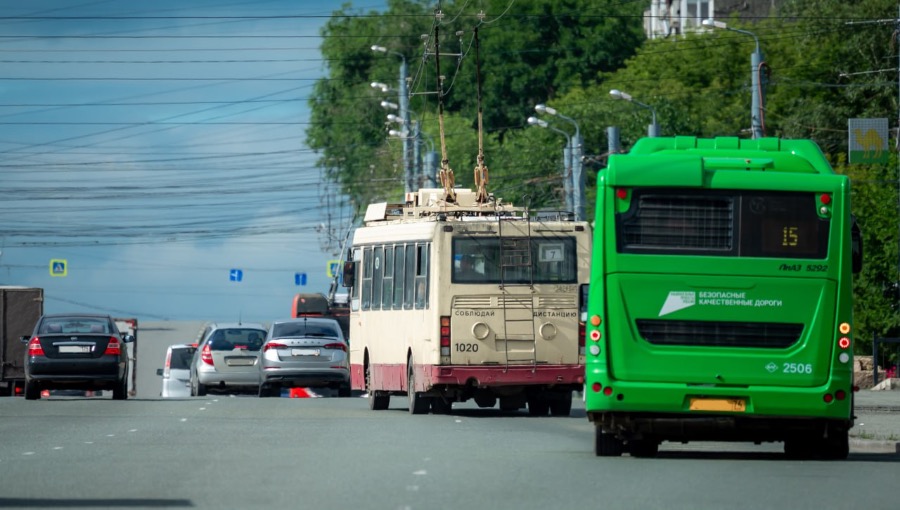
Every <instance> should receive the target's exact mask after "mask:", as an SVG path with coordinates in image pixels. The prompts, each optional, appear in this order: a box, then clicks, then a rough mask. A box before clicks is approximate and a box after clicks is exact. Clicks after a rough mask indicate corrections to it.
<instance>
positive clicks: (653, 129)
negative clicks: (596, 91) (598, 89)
mask: <svg viewBox="0 0 900 510" xmlns="http://www.w3.org/2000/svg"><path fill="white" fill-rule="evenodd" d="M609 95H611V96H612V97H614V98H616V99H622V100H625V101H628V102H629V103H634V104H636V105H638V106H640V107H642V108H646V109H648V110H650V113H651V114H652V115H653V119H652V121H651V122H650V125H649V126H647V136H649V137H650V138H655V137H658V136H659V124H657V123H656V109H655V108H653V107H652V106H650V105H649V104H644V103H642V102H640V101H638V100H636V99H635V98H633V97H631V95H630V94H628V93H626V92H622V91H621V90H616V89H612V90H610V91H609Z"/></svg>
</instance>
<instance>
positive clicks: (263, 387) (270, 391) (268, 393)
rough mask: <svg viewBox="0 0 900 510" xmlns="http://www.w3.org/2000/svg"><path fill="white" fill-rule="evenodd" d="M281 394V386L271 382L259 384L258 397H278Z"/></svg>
mask: <svg viewBox="0 0 900 510" xmlns="http://www.w3.org/2000/svg"><path fill="white" fill-rule="evenodd" d="M280 396H281V387H280V386H274V385H271V384H260V385H259V398H267V397H280Z"/></svg>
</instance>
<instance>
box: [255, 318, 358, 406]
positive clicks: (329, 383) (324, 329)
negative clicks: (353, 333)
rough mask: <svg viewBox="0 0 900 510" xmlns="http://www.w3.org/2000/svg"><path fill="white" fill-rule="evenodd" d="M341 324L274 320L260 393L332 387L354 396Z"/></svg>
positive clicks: (263, 358)
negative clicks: (283, 389) (286, 389)
mask: <svg viewBox="0 0 900 510" xmlns="http://www.w3.org/2000/svg"><path fill="white" fill-rule="evenodd" d="M347 351H348V347H347V342H346V340H344V335H343V333H342V332H341V326H340V324H338V322H337V321H336V320H334V319H325V318H315V317H299V318H296V319H285V320H279V321H274V322H273V323H272V325H271V326H270V327H269V332H268V334H267V335H266V341H265V343H264V344H263V347H262V352H261V354H260V357H259V364H258V367H257V368H258V373H259V396H260V397H277V396H280V395H281V388H297V387H313V388H315V387H319V388H321V387H328V388H334V389H337V390H338V396H340V397H349V396H350V360H349V357H348V355H347Z"/></svg>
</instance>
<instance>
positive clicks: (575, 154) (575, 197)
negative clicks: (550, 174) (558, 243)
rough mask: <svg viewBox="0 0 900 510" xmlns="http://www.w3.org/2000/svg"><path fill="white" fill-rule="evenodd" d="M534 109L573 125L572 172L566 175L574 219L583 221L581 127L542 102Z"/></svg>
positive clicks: (570, 145) (570, 144)
mask: <svg viewBox="0 0 900 510" xmlns="http://www.w3.org/2000/svg"><path fill="white" fill-rule="evenodd" d="M534 110H535V111H536V112H538V113H546V114H548V115H553V116H556V117H559V118H561V119H563V120H565V121H567V122H570V123H571V124H572V125H573V126H575V135H574V136H573V137H572V139H571V141H570V142H569V147H571V151H572V154H571V160H572V174H571V175H570V176H566V179H567V181H568V182H567V184H568V185H569V190H570V191H569V193H571V197H572V198H571V204H572V211H573V212H574V213H575V219H577V220H578V221H583V220H584V219H585V218H584V217H585V212H584V166H583V164H582V159H583V156H584V140H582V138H581V129H579V127H578V123H577V122H575V119H573V118H571V117H567V116H565V115H563V114H561V113H559V111H557V110H556V109H555V108H551V107H549V106H547V105H544V104H539V105H537V106H535V107H534Z"/></svg>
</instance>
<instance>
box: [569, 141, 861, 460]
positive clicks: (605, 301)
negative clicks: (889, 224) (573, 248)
mask: <svg viewBox="0 0 900 510" xmlns="http://www.w3.org/2000/svg"><path fill="white" fill-rule="evenodd" d="M852 230H853V229H852V224H851V216H850V188H849V181H848V179H847V178H846V177H844V176H840V175H836V174H834V173H833V171H832V170H831V168H830V166H828V164H827V162H825V160H824V158H823V157H822V155H821V152H820V151H819V150H818V148H817V147H816V146H815V145H814V144H812V143H811V142H808V141H784V140H778V139H761V140H738V139H734V138H717V139H696V138H689V137H676V138H668V139H647V140H644V141H642V142H639V143H638V144H637V145H636V146H635V148H634V150H633V151H632V153H631V154H628V155H622V156H616V157H613V158H611V159H610V164H609V167H608V168H607V169H606V170H605V171H604V174H603V175H602V176H601V178H600V183H599V189H598V205H597V227H596V230H595V239H596V243H595V249H594V257H593V261H592V276H591V287H590V296H589V301H588V302H589V305H588V314H587V315H588V318H587V322H588V325H587V329H588V330H587V334H588V337H589V340H588V341H587V344H588V346H587V352H588V355H587V361H586V365H587V369H586V385H587V391H586V399H585V405H586V410H587V413H588V417H589V418H590V419H591V420H592V421H593V422H594V423H595V426H596V441H595V450H596V453H597V454H598V455H619V454H621V453H622V452H624V451H629V452H630V453H631V454H632V455H633V456H652V455H655V454H656V452H657V451H658V447H659V444H660V443H661V442H663V441H681V442H684V441H694V440H727V441H753V442H762V441H783V442H784V443H785V451H786V453H788V454H789V455H792V456H798V457H812V456H822V457H828V458H842V457H845V456H846V455H847V451H848V439H847V432H848V430H849V428H850V427H851V426H852V418H851V416H852V384H853V378H852V375H853V374H852V366H853V364H852V317H851V309H852V290H851V260H852V258H853V254H852V253H851V252H852V250H851V232H852Z"/></svg>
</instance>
